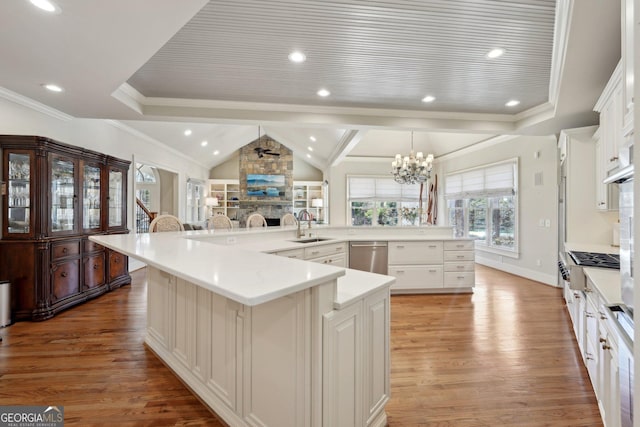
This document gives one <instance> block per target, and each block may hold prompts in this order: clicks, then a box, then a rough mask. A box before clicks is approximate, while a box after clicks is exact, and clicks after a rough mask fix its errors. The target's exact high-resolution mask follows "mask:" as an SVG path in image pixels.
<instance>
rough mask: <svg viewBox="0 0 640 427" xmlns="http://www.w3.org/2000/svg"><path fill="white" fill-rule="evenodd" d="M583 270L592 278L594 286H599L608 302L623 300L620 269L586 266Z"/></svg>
mask: <svg viewBox="0 0 640 427" xmlns="http://www.w3.org/2000/svg"><path fill="white" fill-rule="evenodd" d="M583 271H584V274H585V275H586V276H587V277H588V278H589V279H591V281H592V282H593V284H594V286H595V287H596V288H598V291H599V292H600V295H602V297H603V298H604V299H605V301H604V302H605V303H606V304H617V303H621V302H622V296H621V294H620V291H621V289H620V270H615V269H612V268H593V267H585V268H584V270H583Z"/></svg>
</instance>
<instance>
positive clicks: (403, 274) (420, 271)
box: [389, 265, 443, 289]
mask: <svg viewBox="0 0 640 427" xmlns="http://www.w3.org/2000/svg"><path fill="white" fill-rule="evenodd" d="M389 276H393V277H395V278H396V282H395V283H394V284H393V285H391V289H433V288H442V284H443V279H442V267H441V266H439V265H436V266H412V265H409V266H404V267H400V266H391V265H390V266H389Z"/></svg>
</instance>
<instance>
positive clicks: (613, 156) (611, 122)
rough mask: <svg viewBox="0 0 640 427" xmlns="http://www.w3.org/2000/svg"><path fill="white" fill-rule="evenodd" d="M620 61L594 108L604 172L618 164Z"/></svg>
mask: <svg viewBox="0 0 640 427" xmlns="http://www.w3.org/2000/svg"><path fill="white" fill-rule="evenodd" d="M622 103H623V86H622V61H620V62H619V63H618V66H617V67H616V69H615V71H614V72H613V74H612V75H611V78H610V79H609V82H608V83H607V86H606V87H605V88H604V91H603V92H602V95H600V99H598V102H597V103H596V106H595V107H594V110H595V111H597V112H599V113H600V142H601V144H602V148H601V149H602V153H603V156H602V159H601V161H602V162H603V164H602V165H603V168H604V171H605V174H606V175H608V172H609V171H611V170H614V169H617V168H618V166H619V162H618V160H619V153H620V147H622V144H623V143H624V138H623V136H622V120H623V105H622Z"/></svg>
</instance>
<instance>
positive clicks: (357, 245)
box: [351, 243, 387, 248]
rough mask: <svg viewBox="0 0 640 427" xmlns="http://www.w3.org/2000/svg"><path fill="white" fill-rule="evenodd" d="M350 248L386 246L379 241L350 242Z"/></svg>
mask: <svg viewBox="0 0 640 427" xmlns="http://www.w3.org/2000/svg"><path fill="white" fill-rule="evenodd" d="M351 247H352V248H386V247H387V245H386V244H381V243H369V244H353V243H352V244H351Z"/></svg>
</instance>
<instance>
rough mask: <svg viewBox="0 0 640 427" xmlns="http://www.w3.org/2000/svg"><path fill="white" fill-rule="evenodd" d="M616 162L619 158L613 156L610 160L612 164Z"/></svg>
mask: <svg viewBox="0 0 640 427" xmlns="http://www.w3.org/2000/svg"><path fill="white" fill-rule="evenodd" d="M616 160H618V156H613V157H612V158H610V159H609V161H610V162H615V161H616Z"/></svg>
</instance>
